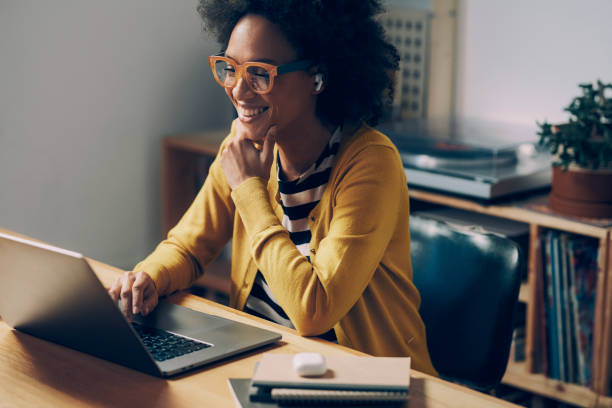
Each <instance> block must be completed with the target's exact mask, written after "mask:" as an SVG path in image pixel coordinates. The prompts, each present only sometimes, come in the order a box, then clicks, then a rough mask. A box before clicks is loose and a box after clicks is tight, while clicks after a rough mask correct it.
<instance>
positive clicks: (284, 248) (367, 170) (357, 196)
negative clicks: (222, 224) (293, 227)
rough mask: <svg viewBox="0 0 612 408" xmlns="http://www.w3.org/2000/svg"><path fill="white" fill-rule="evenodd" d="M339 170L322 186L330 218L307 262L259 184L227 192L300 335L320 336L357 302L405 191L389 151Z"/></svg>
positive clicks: (374, 147)
mask: <svg viewBox="0 0 612 408" xmlns="http://www.w3.org/2000/svg"><path fill="white" fill-rule="evenodd" d="M343 168H344V169H345V170H344V173H342V174H339V175H338V176H337V178H338V179H339V181H337V182H335V183H333V185H331V184H332V182H331V180H330V185H328V188H330V187H332V191H331V194H332V205H333V210H332V212H333V215H332V217H331V220H330V221H324V220H321V221H320V222H329V231H328V234H327V236H326V237H325V238H323V239H322V240H321V241H320V242H319V243H318V247H317V248H315V247H313V243H312V242H311V256H310V258H311V262H309V261H308V259H307V258H306V257H304V256H303V255H301V254H300V252H299V251H298V250H297V248H296V246H295V245H294V244H293V242H292V241H291V239H290V238H289V233H288V232H287V230H286V229H285V228H283V227H282V225H281V224H280V222H279V220H278V218H277V217H276V216H275V215H274V213H273V211H272V206H271V204H270V202H269V200H268V199H267V190H266V183H265V181H264V180H263V179H259V178H251V179H248V180H246V181H245V182H243V183H242V184H240V185H239V186H238V187H237V188H236V189H234V191H233V192H232V198H233V200H234V203H235V204H236V209H237V211H238V213H239V214H240V217H241V219H242V222H243V223H244V225H245V229H246V231H247V234H248V239H249V240H250V245H251V249H252V256H253V259H254V260H255V263H256V264H257V266H258V268H259V270H260V271H261V272H262V274H263V275H264V277H265V279H266V282H267V284H268V286H269V287H270V289H271V290H272V293H273V294H274V296H275V298H276V299H277V300H278V302H279V303H280V305H281V306H282V307H283V309H284V310H285V312H286V313H287V315H288V316H289V317H290V319H291V321H292V323H293V324H294V325H295V327H296V329H297V330H298V332H299V333H300V334H302V335H318V334H321V333H324V332H326V331H327V330H329V329H330V328H332V327H333V326H334V325H335V324H336V323H337V322H338V321H339V320H340V319H341V318H342V317H343V316H345V315H346V314H347V313H348V312H349V310H350V309H351V307H352V306H353V305H354V304H355V302H356V301H357V300H358V299H359V297H360V296H361V295H362V293H363V292H364V290H365V288H366V287H367V285H368V283H369V282H370V280H371V278H372V276H373V274H374V272H375V270H376V268H377V267H378V264H379V263H380V261H381V259H382V257H383V255H384V253H385V250H386V248H387V245H388V243H389V241H390V239H391V237H392V235H393V232H394V230H395V227H396V220H397V218H398V208H399V202H400V194H402V193H403V192H404V191H405V188H404V189H403V188H402V184H403V187H405V177H404V173H403V168H402V166H401V161H400V159H399V156H398V154H397V151H396V150H395V149H393V148H392V147H391V146H387V145H381V144H370V145H368V146H366V147H364V148H363V149H361V150H360V151H358V152H357V153H355V154H354V156H353V157H352V158H350V159H349V163H348V165H346V166H343ZM310 221H311V225H312V223H313V221H312V220H310ZM315 222H316V221H315Z"/></svg>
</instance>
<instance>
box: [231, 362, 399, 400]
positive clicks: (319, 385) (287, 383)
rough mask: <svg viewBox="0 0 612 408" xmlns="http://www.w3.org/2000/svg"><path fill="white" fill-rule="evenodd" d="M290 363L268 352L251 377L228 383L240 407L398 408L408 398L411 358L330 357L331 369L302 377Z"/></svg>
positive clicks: (328, 365)
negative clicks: (317, 375)
mask: <svg viewBox="0 0 612 408" xmlns="http://www.w3.org/2000/svg"><path fill="white" fill-rule="evenodd" d="M292 359H293V354H280V353H266V354H264V355H263V356H262V359H261V361H260V362H259V363H258V364H257V365H256V367H255V372H254V374H253V377H252V378H251V379H237V378H232V379H229V380H228V384H229V387H230V390H231V392H232V394H233V396H234V399H235V401H236V404H237V406H238V407H242V408H247V407H249V408H265V407H276V406H285V405H311V406H312V405H320V404H324V405H325V406H336V405H340V406H352V407H354V406H398V405H403V404H404V403H405V402H406V401H407V399H408V390H409V386H410V358H409V357H358V356H328V357H326V359H327V367H328V370H327V372H326V373H325V374H324V375H322V376H319V377H301V376H299V375H298V374H297V373H296V372H295V371H294V369H293V366H292Z"/></svg>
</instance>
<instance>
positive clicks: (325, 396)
mask: <svg viewBox="0 0 612 408" xmlns="http://www.w3.org/2000/svg"><path fill="white" fill-rule="evenodd" d="M227 382H228V385H229V388H230V391H231V392H232V395H233V397H234V402H235V403H236V407H237V408H275V407H284V406H310V407H314V406H321V405H324V406H330V407H333V406H345V407H351V408H360V407H364V408H366V407H367V408H372V407H374V406H376V407H380V406H384V407H389V408H390V407H400V406H403V404H404V403H405V402H406V401H407V400H408V394H407V393H406V392H394V391H390V392H386V391H354V390H313V389H296V388H278V389H273V390H271V392H270V398H269V399H267V400H265V401H262V400H259V401H251V397H252V395H253V392H256V393H257V392H259V391H258V390H254V389H253V386H252V385H251V379H250V378H229V379H228V380H227ZM255 388H257V387H255Z"/></svg>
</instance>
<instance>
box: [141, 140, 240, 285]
mask: <svg viewBox="0 0 612 408" xmlns="http://www.w3.org/2000/svg"><path fill="white" fill-rule="evenodd" d="M229 137H231V135H230V136H228V138H226V139H225V140H224V142H223V143H222V145H221V148H220V149H219V152H222V151H223V146H224V145H225V143H226V142H227V140H228V139H229ZM218 158H219V156H218V155H217V157H216V158H215V160H214V161H213V163H212V164H211V166H210V168H209V172H208V176H207V177H206V180H205V182H204V185H203V187H202V188H201V189H200V191H199V192H198V194H197V196H196V198H195V200H194V201H193V203H192V204H191V206H190V207H189V209H188V210H187V211H186V212H185V214H184V215H183V217H182V218H181V220H180V221H179V222H178V224H177V225H176V226H175V227H174V228H172V230H170V232H169V233H168V237H167V238H166V239H165V240H164V241H162V242H161V243H160V244H159V245H158V246H157V248H156V249H155V250H154V251H153V252H152V253H151V254H150V255H149V256H148V257H147V258H145V259H144V260H143V261H142V262H140V263H139V264H137V265H136V266H135V267H134V270H135V271H145V272H146V273H148V274H149V275H150V276H151V277H152V278H153V281H154V282H155V285H156V287H157V291H158V293H159V294H160V295H165V294H169V293H172V292H174V291H176V290H179V289H184V288H186V287H188V286H189V285H191V283H193V281H195V280H196V279H197V278H198V277H200V276H201V275H202V274H203V273H204V268H205V267H206V265H208V264H209V263H210V262H211V261H212V260H214V259H215V258H216V257H217V255H218V254H219V252H220V251H221V250H222V249H223V247H224V246H225V244H227V242H228V241H229V239H230V238H231V234H232V225H233V219H234V213H235V207H234V203H233V202H232V200H231V197H230V188H229V185H228V184H227V181H226V179H225V175H224V174H223V170H222V169H221V166H220V164H219V160H218Z"/></svg>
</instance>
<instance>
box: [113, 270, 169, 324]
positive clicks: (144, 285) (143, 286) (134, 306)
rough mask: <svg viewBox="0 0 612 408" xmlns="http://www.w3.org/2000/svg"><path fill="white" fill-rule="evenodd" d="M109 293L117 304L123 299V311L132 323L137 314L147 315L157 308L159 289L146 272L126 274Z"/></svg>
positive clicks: (118, 279)
mask: <svg viewBox="0 0 612 408" xmlns="http://www.w3.org/2000/svg"><path fill="white" fill-rule="evenodd" d="M108 293H109V294H110V296H111V298H112V299H113V301H114V302H115V303H117V301H118V300H119V297H121V310H122V311H123V314H124V315H125V317H126V319H127V320H128V321H130V322H131V321H132V320H133V318H134V315H135V314H138V313H140V314H142V315H143V316H144V315H147V314H149V313H150V312H151V311H152V310H153V309H155V306H157V301H158V295H157V288H156V287H155V282H153V279H151V277H150V276H149V275H148V274H147V273H146V272H142V271H140V272H131V271H130V272H125V273H124V274H123V275H121V276H120V277H119V278H117V280H116V281H115V283H114V284H113V286H112V287H111V288H110V289H109V290H108Z"/></svg>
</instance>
